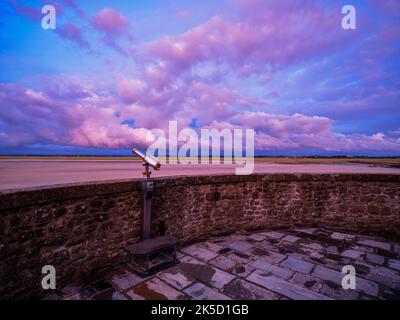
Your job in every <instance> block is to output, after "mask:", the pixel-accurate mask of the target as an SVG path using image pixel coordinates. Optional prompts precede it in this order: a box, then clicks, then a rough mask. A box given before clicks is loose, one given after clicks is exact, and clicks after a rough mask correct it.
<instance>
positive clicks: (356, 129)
mask: <svg viewBox="0 0 400 320" xmlns="http://www.w3.org/2000/svg"><path fill="white" fill-rule="evenodd" d="M45 4H48V3H47V1H42V0H39V1H16V0H15V1H14V0H6V1H3V2H2V3H1V4H0V17H1V24H0V68H1V72H0V153H1V154H29V153H36V154H38V153H40V154H53V153H54V154H63V153H65V154H74V153H77V154H87V153H101V154H114V153H116V154H121V153H125V150H127V149H129V147H131V146H132V145H137V146H140V147H142V148H145V147H146V146H147V145H148V142H146V140H145V135H146V131H147V130H149V129H153V128H162V129H166V128H167V127H168V121H169V120H177V121H178V124H179V127H180V128H185V127H192V128H195V129H196V130H200V129H201V128H208V127H216V128H234V127H235V128H253V129H255V131H256V139H255V146H256V154H266V155H282V154H290V155H297V154H298V155H307V154H321V155H326V154H349V155H358V154H362V155H400V125H399V123H400V121H399V120H400V116H399V105H400V104H399V94H400V92H399V88H400V86H399V85H400V79H399V71H398V70H400V65H399V56H400V55H399V45H400V41H399V38H400V37H399V30H400V28H399V22H398V21H400V19H399V15H400V12H399V11H400V9H399V8H400V5H399V2H398V1H393V0H384V1H378V0H371V1H351V4H352V5H353V6H354V7H355V8H356V17H357V29H356V30H343V29H342V27H341V19H342V14H341V8H342V6H343V5H344V4H348V3H347V1H346V2H343V1H300V0H283V1H274V0H271V1H260V0H250V1H244V0H227V1H190V2H188V1H74V0H57V1H53V2H52V4H54V5H55V7H56V9H57V28H56V30H43V29H42V28H41V19H42V17H43V15H42V14H41V12H40V10H41V8H42V6H43V5H45ZM193 124H195V125H193Z"/></svg>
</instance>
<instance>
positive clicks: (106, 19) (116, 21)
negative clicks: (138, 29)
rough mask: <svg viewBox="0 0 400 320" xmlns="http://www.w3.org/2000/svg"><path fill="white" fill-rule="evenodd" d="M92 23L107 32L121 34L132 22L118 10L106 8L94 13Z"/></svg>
mask: <svg viewBox="0 0 400 320" xmlns="http://www.w3.org/2000/svg"><path fill="white" fill-rule="evenodd" d="M92 25H93V27H94V28H96V29H97V30H99V31H102V32H104V33H106V34H114V35H119V34H121V33H123V32H125V31H126V29H127V28H128V27H129V25H130V23H129V20H128V19H127V18H126V17H124V16H123V15H122V14H121V13H119V12H118V11H116V10H114V9H112V8H104V9H102V10H101V11H99V12H97V13H96V14H95V15H94V17H93V19H92Z"/></svg>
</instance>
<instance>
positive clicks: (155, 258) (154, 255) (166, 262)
mask: <svg viewBox="0 0 400 320" xmlns="http://www.w3.org/2000/svg"><path fill="white" fill-rule="evenodd" d="M132 152H133V153H134V154H135V155H137V156H138V157H139V158H141V159H142V162H143V167H144V171H143V172H142V173H143V179H142V193H143V210H142V241H141V242H139V243H136V244H134V245H131V246H128V247H126V248H125V249H126V250H127V251H128V253H129V254H130V257H131V262H132V263H131V266H132V267H133V269H134V270H135V271H136V272H137V274H138V275H140V276H148V275H150V274H152V273H153V272H155V271H157V270H160V269H162V268H166V267H168V266H171V265H173V264H175V263H177V262H178V260H177V258H176V243H177V241H176V239H175V238H174V237H172V236H170V235H164V224H163V223H162V226H163V227H161V223H160V235H159V236H156V237H154V238H151V234H153V235H154V232H151V225H152V223H151V201H152V198H153V193H154V179H153V178H150V175H151V171H150V168H153V169H154V170H160V168H161V163H160V161H159V160H158V159H156V158H155V157H153V156H151V155H149V154H147V153H146V154H143V153H142V152H140V151H139V150H138V149H136V148H132ZM161 230H162V231H161Z"/></svg>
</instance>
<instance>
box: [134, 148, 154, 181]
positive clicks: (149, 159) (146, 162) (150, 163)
mask: <svg viewBox="0 0 400 320" xmlns="http://www.w3.org/2000/svg"><path fill="white" fill-rule="evenodd" d="M132 152H133V153H134V154H136V155H137V156H138V157H139V158H141V159H142V160H143V167H144V171H143V176H144V177H147V178H150V175H151V171H150V167H152V168H153V169H154V170H160V168H161V163H160V161H158V160H157V159H156V158H154V157H153V156H151V155H149V154H147V153H146V154H143V153H142V152H140V151H139V150H138V149H136V148H133V149H132Z"/></svg>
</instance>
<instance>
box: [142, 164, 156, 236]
mask: <svg viewBox="0 0 400 320" xmlns="http://www.w3.org/2000/svg"><path fill="white" fill-rule="evenodd" d="M144 166H145V172H143V175H144V176H145V178H144V179H143V180H142V191H143V219H142V221H143V226H142V227H143V234H142V240H147V239H150V237H151V199H152V197H153V181H154V180H153V179H152V178H150V170H149V166H148V165H147V164H144Z"/></svg>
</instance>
